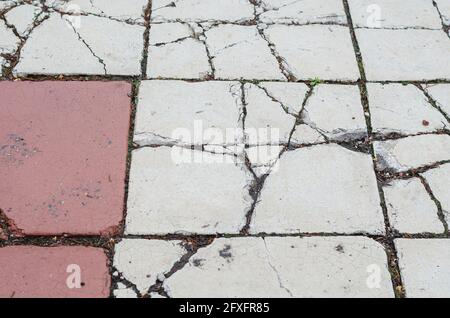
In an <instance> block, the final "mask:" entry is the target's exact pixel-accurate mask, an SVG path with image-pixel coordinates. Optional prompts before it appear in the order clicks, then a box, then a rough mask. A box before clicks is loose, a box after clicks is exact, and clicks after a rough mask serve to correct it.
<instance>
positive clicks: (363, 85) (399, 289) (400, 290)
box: [342, 0, 405, 298]
mask: <svg viewBox="0 0 450 318" xmlns="http://www.w3.org/2000/svg"><path fill="white" fill-rule="evenodd" d="M342 4H343V6H344V10H345V15H346V16H347V23H348V26H349V29H350V36H351V40H352V43H353V49H354V52H355V57H356V60H357V63H358V69H359V73H360V81H359V88H360V93H361V103H362V105H363V111H364V114H366V116H365V119H366V127H367V132H368V143H369V149H370V153H371V156H372V161H373V169H374V173H375V175H377V169H376V167H377V161H376V160H377V157H376V153H375V148H374V145H373V130H372V119H371V113H370V107H369V99H368V90H367V77H366V72H365V69H364V62H363V57H362V53H361V49H360V46H359V43H358V39H357V37H356V32H355V27H354V24H353V19H352V16H351V13H350V6H349V4H348V0H342ZM377 187H378V193H379V198H380V206H381V209H382V211H383V217H384V223H385V231H386V237H385V250H386V254H387V257H388V269H389V272H390V274H391V281H392V287H393V289H394V293H395V296H396V297H399V298H403V297H405V290H404V287H403V282H402V277H401V275H400V266H399V264H398V255H397V250H396V247H395V244H394V233H393V230H392V227H391V223H390V220H389V214H388V210H387V207H386V200H385V195H384V191H383V185H382V183H381V182H380V180H378V178H377Z"/></svg>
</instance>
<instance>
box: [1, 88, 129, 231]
mask: <svg viewBox="0 0 450 318" xmlns="http://www.w3.org/2000/svg"><path fill="white" fill-rule="evenodd" d="M130 94H131V85H130V84H129V83H126V82H91V81H89V82H71V81H67V82H56V81H47V82H1V83H0V122H1V124H0V176H1V180H2V182H0V209H1V210H2V211H3V214H4V215H5V216H6V217H7V218H8V220H9V221H8V223H9V224H10V225H11V226H12V227H13V228H11V229H10V231H11V232H14V233H16V234H20V235H57V234H65V233H68V234H74V235H96V234H105V235H107V234H112V233H114V232H115V231H116V230H117V229H118V225H119V224H120V221H121V220H122V217H123V202H124V195H125V194H124V191H125V190H124V188H125V174H126V158H127V147H128V133H129V120H130V112H131V98H130Z"/></svg>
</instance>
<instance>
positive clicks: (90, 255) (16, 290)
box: [0, 246, 111, 298]
mask: <svg viewBox="0 0 450 318" xmlns="http://www.w3.org/2000/svg"><path fill="white" fill-rule="evenodd" d="M0 268H1V270H0V282H1V284H0V298H20V297H58V298H62V297H70V298H78V297H89V298H93V297H95V298H100V297H108V296H109V294H110V290H109V289H110V284H111V282H110V276H109V272H108V259H107V258H106V254H105V252H104V251H103V250H102V249H100V248H93V247H81V246H62V247H36V246H9V247H4V248H0ZM78 273H79V274H80V275H79V278H80V279H79V280H78V281H77V279H78V277H77V276H76V275H77V274H78ZM68 283H69V284H68ZM78 283H81V284H79V285H78ZM69 287H72V288H69ZM77 287H80V288H77Z"/></svg>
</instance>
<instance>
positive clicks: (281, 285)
mask: <svg viewBox="0 0 450 318" xmlns="http://www.w3.org/2000/svg"><path fill="white" fill-rule="evenodd" d="M262 240H263V242H264V247H265V249H266V253H267V254H266V256H267V263H268V264H269V266H270V268H272V270H273V271H274V272H275V275H276V276H277V280H278V284H279V285H280V288H281V289H284V290H285V291H286V292H287V293H288V294H289V295H290V296H291V297H294V294H292V292H291V291H290V290H289V288H287V287H286V286H285V285H284V284H283V281H282V279H281V274H280V273H279V272H278V270H277V269H276V267H275V266H274V265H273V264H272V262H271V261H270V257H271V254H270V251H269V248H268V246H267V242H266V240H265V239H264V238H263V239H262Z"/></svg>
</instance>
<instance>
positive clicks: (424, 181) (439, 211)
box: [418, 174, 449, 235]
mask: <svg viewBox="0 0 450 318" xmlns="http://www.w3.org/2000/svg"><path fill="white" fill-rule="evenodd" d="M418 178H419V179H420V181H421V182H422V184H423V186H424V188H425V190H426V191H427V193H428V195H429V196H430V199H431V200H432V201H433V202H434V204H435V205H436V207H437V215H438V218H439V220H440V221H441V223H442V225H443V226H444V233H445V234H447V235H448V234H449V229H448V223H447V220H446V218H445V214H444V210H443V209H442V204H441V202H440V201H439V200H438V198H437V197H436V196H435V195H434V193H433V190H432V189H431V186H430V184H429V183H428V181H427V179H426V178H425V177H424V176H422V175H421V174H419V175H418Z"/></svg>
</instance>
